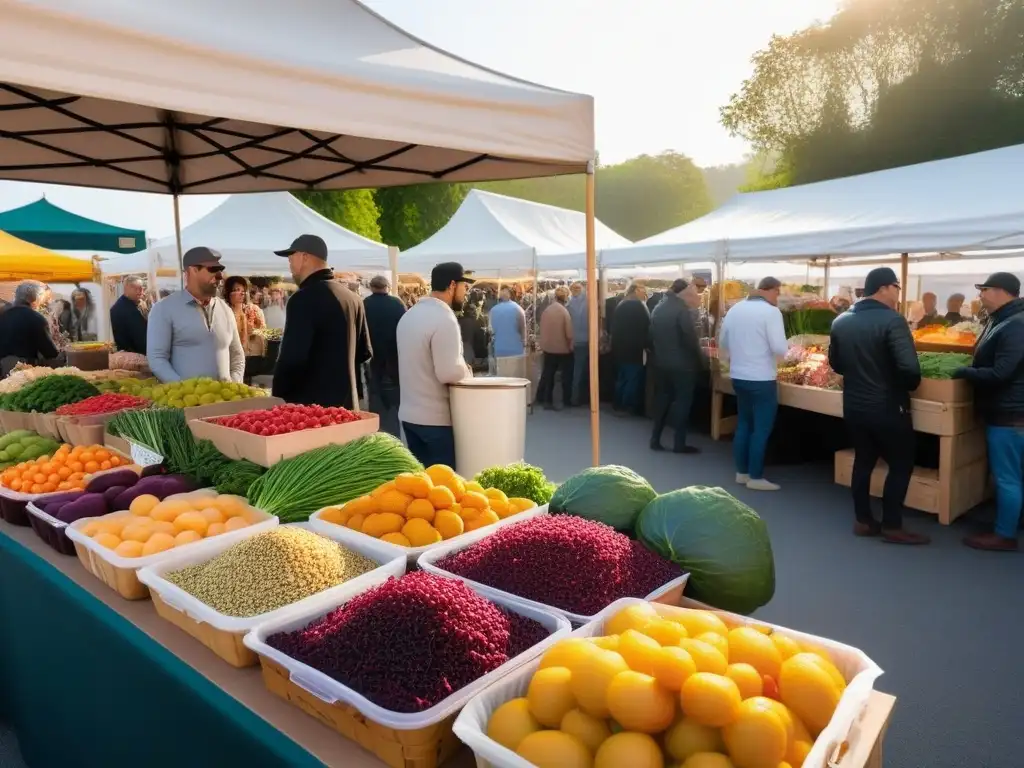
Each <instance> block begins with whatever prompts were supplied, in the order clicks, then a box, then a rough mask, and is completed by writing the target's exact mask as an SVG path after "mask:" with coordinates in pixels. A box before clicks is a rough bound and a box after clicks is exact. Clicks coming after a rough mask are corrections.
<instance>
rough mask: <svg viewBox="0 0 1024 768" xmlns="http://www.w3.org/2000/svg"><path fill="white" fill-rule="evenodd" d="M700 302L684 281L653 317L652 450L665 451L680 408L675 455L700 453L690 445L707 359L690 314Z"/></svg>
mask: <svg viewBox="0 0 1024 768" xmlns="http://www.w3.org/2000/svg"><path fill="white" fill-rule="evenodd" d="M699 301H700V298H699V297H698V296H697V292H696V291H695V290H694V288H693V286H692V285H691V284H690V283H688V282H687V281H686V280H683V279H682V278H680V279H678V280H676V281H675V282H674V283H672V288H671V289H670V290H668V291H667V292H666V293H665V294H664V296H663V297H662V299H661V301H660V302H659V303H658V305H657V306H656V307H655V308H654V312H653V313H652V314H651V344H652V346H653V347H654V375H655V400H654V430H653V431H652V432H651V450H652V451H661V450H664V448H663V447H662V445H661V433H662V431H663V430H664V429H665V424H666V422H667V421H668V417H669V413H671V411H672V407H673V406H675V408H676V418H675V423H674V424H673V425H672V426H673V427H674V428H675V443H674V447H673V448H672V451H673V452H674V453H698V452H699V450H700V449H699V448H697V447H696V446H693V445H687V443H686V428H687V426H688V425H689V421H690V408H691V406H692V405H693V392H694V390H695V389H696V388H697V376H698V375H699V374H700V372H701V370H702V369H703V367H704V358H703V355H702V354H701V351H700V340H699V339H698V338H697V326H696V325H695V324H694V321H693V315H692V314H691V313H690V310H691V308H692V307H695V306H696V305H697V303H698V302H699Z"/></svg>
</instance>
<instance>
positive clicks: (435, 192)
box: [373, 183, 469, 250]
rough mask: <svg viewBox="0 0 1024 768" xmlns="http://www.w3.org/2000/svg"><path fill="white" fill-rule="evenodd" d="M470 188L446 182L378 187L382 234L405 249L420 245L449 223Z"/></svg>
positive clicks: (377, 195) (388, 240)
mask: <svg viewBox="0 0 1024 768" xmlns="http://www.w3.org/2000/svg"><path fill="white" fill-rule="evenodd" d="M468 192H469V187H467V186H466V185H465V184H444V183H439V184H414V185H411V186H408V187H388V188H386V189H378V190H376V191H375V192H374V193H373V194H374V198H375V199H376V202H377V207H378V208H379V209H380V219H379V223H380V234H381V237H382V238H383V240H384V242H385V243H387V244H388V245H397V246H398V247H399V248H400V249H402V250H406V249H407V248H412V247H413V246H414V245H419V244H420V243H422V242H423V241H424V240H426V239H427V238H428V237H430V236H431V235H432V234H434V233H435V232H437V230H439V229H440V228H441V227H443V226H444V225H445V224H447V223H448V220H449V219H450V218H451V217H452V215H453V214H454V213H455V211H456V210H458V207H459V205H461V204H462V201H463V199H465V197H466V194H467V193H468Z"/></svg>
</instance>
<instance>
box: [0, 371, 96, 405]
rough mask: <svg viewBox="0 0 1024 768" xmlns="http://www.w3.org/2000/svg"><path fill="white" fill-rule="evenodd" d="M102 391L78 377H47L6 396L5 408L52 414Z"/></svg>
mask: <svg viewBox="0 0 1024 768" xmlns="http://www.w3.org/2000/svg"><path fill="white" fill-rule="evenodd" d="M99 393H100V391H99V390H98V389H96V387H94V386H93V385H92V384H90V383H89V382H88V381H86V380H85V379H83V378H80V377H78V376H47V377H45V378H42V379H38V380H37V381H34V382H32V383H31V384H29V385H28V386H26V387H24V388H22V389H20V390H18V391H17V392H14V393H12V394H10V395H4V403H3V407H4V409H5V410H9V411H21V412H22V413H31V412H32V411H38V412H39V413H52V412H53V411H55V410H57V409H58V408H60V407H61V406H62V405H70V404H72V403H77V402H78V401H79V400H85V399H86V398H87V397H94V396H95V395H98V394H99Z"/></svg>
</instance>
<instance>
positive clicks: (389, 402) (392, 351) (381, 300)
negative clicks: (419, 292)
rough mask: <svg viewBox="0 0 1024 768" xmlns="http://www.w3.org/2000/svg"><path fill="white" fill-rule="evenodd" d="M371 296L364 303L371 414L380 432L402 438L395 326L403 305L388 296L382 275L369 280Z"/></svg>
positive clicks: (396, 299)
mask: <svg viewBox="0 0 1024 768" xmlns="http://www.w3.org/2000/svg"><path fill="white" fill-rule="evenodd" d="M370 290H371V291H372V293H371V294H370V295H369V296H367V297H366V298H365V299H363V307H364V308H365V310H366V324H367V326H369V329H370V343H371V344H372V345H373V357H372V358H371V359H370V362H369V364H368V365H367V368H368V374H369V375H368V376H367V384H368V385H369V396H370V410H371V411H373V412H374V413H376V414H377V415H379V416H380V428H381V429H382V430H383V431H385V432H387V433H389V434H392V435H394V436H395V437H397V438H401V436H402V432H401V427H400V426H399V424H398V406H399V403H400V402H401V391H400V390H399V386H398V381H399V379H398V342H397V341H396V334H397V332H398V323H399V321H400V320H401V319H402V315H404V314H405V305H404V304H403V303H402V302H401V300H400V299H398V298H397V297H395V296H392V295H391V294H390V290H391V284H390V283H388V279H387V278H386V277H384V276H383V275H377V276H376V277H374V278H373V279H372V280H370Z"/></svg>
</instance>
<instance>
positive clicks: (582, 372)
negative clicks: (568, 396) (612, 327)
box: [565, 283, 590, 405]
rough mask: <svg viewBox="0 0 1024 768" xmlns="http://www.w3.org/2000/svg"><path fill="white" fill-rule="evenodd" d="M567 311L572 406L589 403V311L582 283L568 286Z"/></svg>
mask: <svg viewBox="0 0 1024 768" xmlns="http://www.w3.org/2000/svg"><path fill="white" fill-rule="evenodd" d="M569 294H570V296H569V303H568V304H566V305H565V308H566V309H567V310H569V318H570V319H571V320H572V401H571V402H572V405H583V404H584V403H586V402H588V401H589V392H588V387H589V384H590V311H589V309H588V308H587V294H586V291H584V289H583V283H573V284H572V285H570V286H569Z"/></svg>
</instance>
